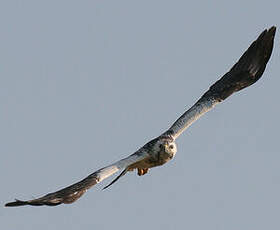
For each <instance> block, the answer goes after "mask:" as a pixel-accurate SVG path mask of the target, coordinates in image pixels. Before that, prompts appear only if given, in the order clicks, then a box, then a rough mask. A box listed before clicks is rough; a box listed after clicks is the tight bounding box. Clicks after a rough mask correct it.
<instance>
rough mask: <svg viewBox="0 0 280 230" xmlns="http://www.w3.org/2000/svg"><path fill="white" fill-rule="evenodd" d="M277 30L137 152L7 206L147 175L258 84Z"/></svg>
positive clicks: (54, 201)
mask: <svg viewBox="0 0 280 230" xmlns="http://www.w3.org/2000/svg"><path fill="white" fill-rule="evenodd" d="M275 31H276V27H271V28H270V29H269V30H265V31H263V32H262V33H261V34H260V36H259V37H258V38H257V40H256V41H254V42H253V43H252V44H251V46H250V47H249V48H248V50H247V51H246V52H245V53H244V54H243V55H242V56H241V58H240V59H239V60H238V62H237V63H236V64H235V65H234V66H233V67H232V68H231V69H230V71H229V72H227V73H226V74H225V75H224V76H223V77H222V78H221V79H220V80H218V81H217V82H216V83H214V84H213V85H212V86H211V87H210V88H209V90H208V91H207V92H206V93H205V94H204V95H203V96H202V97H201V98H200V99H199V100H198V101H197V102H196V103H195V104H194V105H193V106H192V107H191V108H190V109H189V110H188V111H186V112H185V113H184V114H183V115H182V116H181V117H180V118H179V119H178V120H176V121H175V123H174V124H173V125H172V126H171V127H170V129H168V130H167V131H166V132H165V133H163V134H162V135H160V136H159V137H157V138H155V139H154V140H152V141H150V142H148V143H147V144H146V145H144V146H143V147H142V148H140V149H139V150H138V151H137V152H135V153H134V154H132V155H130V156H129V157H127V158H124V159H122V160H120V161H117V162H116V163H114V164H111V165H109V166H107V167H104V168H102V169H99V170H97V171H96V172H94V173H92V174H90V175H89V176H87V177H86V178H85V179H83V180H81V181H79V182H77V183H75V184H73V185H70V186H68V187H66V188H64V189H61V190H59V191H57V192H53V193H49V194H47V195H45V196H42V197H40V198H37V199H33V200H27V201H22V200H17V199H16V201H14V202H10V203H7V204H6V205H5V206H7V207H13V206H22V205H34V206H39V205H48V206H55V205H59V204H62V203H65V204H69V203H73V202H74V201H76V200H77V199H79V198H80V197H81V196H82V195H83V194H84V193H85V192H86V191H87V190H88V189H89V188H91V187H92V186H94V185H95V184H97V183H99V182H101V181H102V180H104V179H105V178H107V177H109V176H111V175H113V174H114V173H116V172H118V171H119V170H123V172H122V173H121V174H120V175H119V176H118V177H117V178H116V179H115V180H113V181H112V182H111V183H110V184H109V185H107V186H106V187H105V188H107V187H108V186H110V185H111V184H113V183H114V182H116V181H117V180H118V179H119V178H120V177H121V176H123V175H124V174H125V173H126V172H128V171H132V170H134V169H138V175H144V174H145V173H147V172H148V169H149V168H152V167H156V166H160V165H162V164H164V163H166V162H168V161H169V160H171V159H172V158H173V157H174V156H175V154H176V151H177V148H176V144H175V140H176V138H177V137H178V136H179V135H180V134H181V133H182V132H183V131H184V130H185V129H187V128H188V127H189V126H190V125H191V124H192V123H193V122H194V121H196V120H197V119H198V118H199V117H200V116H202V115H203V114H204V113H206V112H207V111H209V110H210V109H212V108H213V107H214V106H215V105H217V104H218V103H220V102H221V101H223V100H225V99H226V98H227V97H229V96H230V95H231V94H233V93H234V92H237V91H239V90H241V89H244V88H246V87H248V86H250V85H252V84H254V83H255V82H256V81H257V80H259V79H260V77H261V76H262V74H263V72H264V70H265V67H266V64H267V62H268V60H269V58H270V56H271V52H272V49H273V41H274V36H275Z"/></svg>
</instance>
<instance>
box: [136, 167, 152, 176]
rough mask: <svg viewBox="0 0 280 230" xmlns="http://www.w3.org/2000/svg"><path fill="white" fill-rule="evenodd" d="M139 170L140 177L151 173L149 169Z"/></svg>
mask: <svg viewBox="0 0 280 230" xmlns="http://www.w3.org/2000/svg"><path fill="white" fill-rule="evenodd" d="M137 170H138V176H143V175H145V174H146V173H147V172H148V171H149V168H145V169H141V168H137Z"/></svg>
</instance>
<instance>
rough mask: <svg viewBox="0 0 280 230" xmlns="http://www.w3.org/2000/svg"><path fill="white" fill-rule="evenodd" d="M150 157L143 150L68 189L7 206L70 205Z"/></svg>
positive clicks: (98, 171)
mask: <svg viewBox="0 0 280 230" xmlns="http://www.w3.org/2000/svg"><path fill="white" fill-rule="evenodd" d="M147 157H149V155H148V154H147V153H146V152H143V151H141V150H139V151H137V152H136V153H134V154H132V155H130V156H129V157H127V158H124V159H122V160H120V161H117V162H116V163H114V164H111V165H109V166H107V167H105V168H102V169H99V170H97V171H96V172H94V173H92V174H90V175H89V176H87V177H86V178H84V179H83V180H81V181H79V182H77V183H75V184H72V185H70V186H68V187H66V188H63V189H61V190H59V191H56V192H53V193H49V194H47V195H45V196H42V197H40V198H37V199H33V200H27V201H22V200H17V199H16V200H15V201H14V202H10V203H7V204H5V206H6V207H15V206H23V205H33V206H41V205H48V206H56V205H59V204H62V203H64V204H70V203H73V202H74V201H76V200H77V199H79V198H80V197H81V196H82V195H83V194H84V193H85V192H86V191H87V190H88V189H89V188H91V187H92V186H94V185H96V184H97V183H99V182H101V181H102V180H104V179H106V178H107V177H109V176H111V175H113V174H115V173H116V172H118V171H119V170H122V169H126V168H127V167H129V166H130V165H132V164H135V163H137V162H139V161H141V160H143V159H145V158H147Z"/></svg>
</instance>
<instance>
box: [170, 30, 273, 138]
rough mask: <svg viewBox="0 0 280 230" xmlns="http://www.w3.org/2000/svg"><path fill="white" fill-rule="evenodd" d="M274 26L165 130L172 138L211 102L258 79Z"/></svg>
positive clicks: (264, 32)
mask: <svg viewBox="0 0 280 230" xmlns="http://www.w3.org/2000/svg"><path fill="white" fill-rule="evenodd" d="M275 32H276V27H274V26H273V27H271V28H270V29H269V30H265V31H263V32H262V33H261V34H260V35H259V37H258V38H257V40H255V41H254V42H253V43H252V44H251V45H250V47H249V48H248V49H247V51H246V52H245V53H244V54H243V55H242V56H241V58H240V59H239V60H238V62H237V63H236V64H235V65H234V66H233V67H232V68H231V69H230V71H229V72H227V73H226V74H225V75H224V76H223V77H222V78H221V79H220V80H218V81H217V82H215V83H214V84H213V85H212V86H211V87H210V88H209V90H208V91H207V92H206V93H205V94H204V95H203V96H202V97H201V98H200V99H199V100H198V101H197V102H196V103H195V104H194V105H193V106H192V107H191V108H190V109H189V110H187V111H186V112H185V113H184V114H183V115H182V116H181V117H179V118H178V119H177V120H176V121H175V122H174V124H173V125H172V126H171V127H170V128H169V130H168V131H167V132H166V133H167V134H169V135H172V136H173V137H174V138H175V139H176V138H177V137H178V136H179V135H180V134H181V133H182V132H183V131H184V130H185V129H187V128H188V127H189V126H190V125H191V124H192V123H193V122H195V121H196V120H197V119H198V118H200V117H201V116H202V115H203V114H204V113H206V112H208V111H209V110H211V109H212V108H214V106H215V105H217V104H218V103H220V102H222V101H223V100H225V99H226V98H227V97H229V96H230V95H231V94H233V93H234V92H237V91H239V90H242V89H244V88H246V87H248V86H250V85H252V84H254V83H255V82H256V81H257V80H259V79H260V78H261V76H262V74H263V72H264V70H265V67H266V64H267V62H268V60H269V58H270V56H271V53H272V49H273V41H274V36H275Z"/></svg>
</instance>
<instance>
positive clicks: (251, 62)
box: [200, 26, 276, 101]
mask: <svg viewBox="0 0 280 230" xmlns="http://www.w3.org/2000/svg"><path fill="white" fill-rule="evenodd" d="M275 31H276V27H274V26H273V27H271V28H270V29H269V30H268V31H267V30H265V31H263V32H262V33H261V34H260V36H259V37H258V39H257V40H256V41H254V42H253V43H252V44H251V46H250V47H249V48H248V49H247V51H246V52H245V53H244V54H243V55H242V56H241V58H240V59H239V60H238V62H237V63H236V64H235V65H234V66H233V67H232V68H231V70H230V71H229V72H227V73H226V74H225V75H224V76H223V77H222V78H221V79H220V80H218V81H217V82H215V83H214V84H213V85H212V86H211V87H210V89H209V90H208V91H207V92H206V93H205V94H204V95H203V96H202V97H201V99H200V100H204V99H205V98H208V97H213V98H214V99H216V100H219V101H222V100H225V99H226V98H227V97H229V96H230V95H231V94H233V93H234V92H237V91H239V90H241V89H244V88H246V87H248V86H250V85H252V84H254V83H255V82H256V81H257V80H259V79H260V77H261V76H262V74H263V72H264V70H265V67H266V64H267V62H268V60H269V58H270V56H271V53H272V48H273V41H274V36H275Z"/></svg>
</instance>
